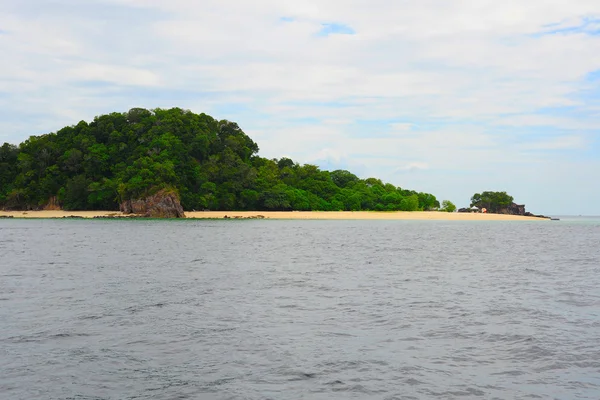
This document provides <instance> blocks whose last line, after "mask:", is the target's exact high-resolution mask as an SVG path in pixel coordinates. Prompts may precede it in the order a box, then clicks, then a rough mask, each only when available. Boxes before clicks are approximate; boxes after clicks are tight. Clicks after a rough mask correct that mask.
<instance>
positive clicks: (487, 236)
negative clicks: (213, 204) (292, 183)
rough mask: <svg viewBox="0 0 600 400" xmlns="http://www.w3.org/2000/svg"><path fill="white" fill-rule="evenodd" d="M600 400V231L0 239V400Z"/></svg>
mask: <svg viewBox="0 0 600 400" xmlns="http://www.w3.org/2000/svg"><path fill="white" fill-rule="evenodd" d="M599 398H600V219H582V218H564V219H563V220H561V221H552V222H516V223H515V222H443V221H268V220H266V221H265V220H261V221H255V220H253V221H249V220H244V221H241V220H219V221H142V220H133V221H123V220H106V221H103V220H85V221H84V220H0V399H11V400H12V399H561V400H562V399H594V400H597V399H599Z"/></svg>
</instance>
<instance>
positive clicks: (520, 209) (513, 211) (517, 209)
mask: <svg viewBox="0 0 600 400" xmlns="http://www.w3.org/2000/svg"><path fill="white" fill-rule="evenodd" d="M497 214H510V215H525V205H524V204H516V203H512V204H511V205H509V206H507V207H504V208H501V209H499V210H498V212H497Z"/></svg>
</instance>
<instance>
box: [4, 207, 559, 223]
mask: <svg viewBox="0 0 600 400" xmlns="http://www.w3.org/2000/svg"><path fill="white" fill-rule="evenodd" d="M185 214H186V218H185V219H278V220H284V219H288V220H289V219H294V220H407V221H408V220H431V221H549V219H545V218H537V217H525V216H521V215H507V214H481V213H456V212H454V213H447V212H440V211H412V212H407V211H389V212H386V211H187V212H185ZM2 217H4V218H6V217H8V218H10V217H13V218H41V219H51V218H86V219H89V218H136V217H137V216H136V215H132V214H129V215H126V214H123V213H121V212H119V211H50V210H47V211H0V218H2Z"/></svg>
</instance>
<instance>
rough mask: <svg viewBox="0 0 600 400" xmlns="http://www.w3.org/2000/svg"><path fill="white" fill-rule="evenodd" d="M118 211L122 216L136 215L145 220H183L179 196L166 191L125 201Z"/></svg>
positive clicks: (183, 215)
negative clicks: (145, 218)
mask: <svg viewBox="0 0 600 400" xmlns="http://www.w3.org/2000/svg"><path fill="white" fill-rule="evenodd" d="M120 209H121V212H122V213H123V214H137V215H140V216H143V217H147V218H185V214H184V212H183V207H181V203H180V202H179V196H178V195H177V193H176V192H174V191H173V190H167V189H163V190H161V191H159V192H157V193H155V194H153V195H152V196H148V197H146V198H144V199H137V200H126V201H124V202H122V203H121V205H120Z"/></svg>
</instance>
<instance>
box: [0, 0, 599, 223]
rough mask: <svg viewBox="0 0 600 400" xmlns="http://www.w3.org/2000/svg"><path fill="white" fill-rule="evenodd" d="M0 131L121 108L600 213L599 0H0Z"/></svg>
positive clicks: (453, 185)
mask: <svg viewBox="0 0 600 400" xmlns="http://www.w3.org/2000/svg"><path fill="white" fill-rule="evenodd" d="M0 57H1V60H2V62H1V63H0V142H5V141H6V142H10V143H15V144H17V143H19V142H21V141H23V140H24V139H26V138H27V137H28V136H30V135H38V134H43V133H48V132H53V131H56V130H58V129H60V128H62V127H63V126H65V125H72V124H75V123H77V122H78V121H80V120H82V119H83V120H88V121H89V120H91V119H92V118H93V117H94V116H96V115H100V114H103V113H107V112H113V111H126V110H128V109H129V108H132V107H145V108H155V107H161V108H168V107H175V106H176V107H181V108H186V109H190V110H192V111H194V112H198V113H200V112H205V113H207V114H210V115H212V116H214V117H215V118H218V119H229V120H232V121H236V122H238V123H239V125H240V126H241V127H242V129H243V130H244V131H245V132H246V133H247V134H248V135H250V136H251V137H252V138H253V139H254V140H255V141H256V142H257V143H258V144H259V146H260V148H261V151H260V154H261V155H262V156H265V157H269V158H273V157H277V158H279V157H282V156H288V157H291V158H293V159H294V160H296V161H298V162H301V163H314V164H318V165H320V166H321V167H323V168H345V169H349V170H351V171H353V172H355V173H357V174H358V175H360V176H361V177H369V176H374V177H378V178H381V179H382V180H384V181H387V182H392V183H394V184H396V185H398V186H401V187H406V188H411V189H416V190H420V191H427V192H432V193H434V194H436V196H437V197H438V198H439V199H450V200H452V201H453V202H455V203H456V204H457V205H458V206H465V205H468V202H469V198H470V197H471V195H472V194H473V193H475V192H480V191H484V190H505V191H508V192H509V193H510V194H512V195H513V196H514V197H515V200H517V202H521V203H525V204H526V205H527V209H528V210H530V211H532V212H537V213H547V214H588V215H597V214H600V211H599V208H600V179H599V175H600V136H599V132H600V130H599V129H600V124H599V123H600V91H599V90H600V1H598V0H570V1H565V0H528V1H523V0H504V1H497V0H477V1H472V0H398V1H389V0H385V1H384V0H345V1H341V0H320V1H316V0H315V1H312V0H311V1H303V0H295V1H288V0H253V1H248V0H203V1H192V0H168V1H166V0H86V1H82V0H53V1H49V0H20V1H11V0H0Z"/></svg>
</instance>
